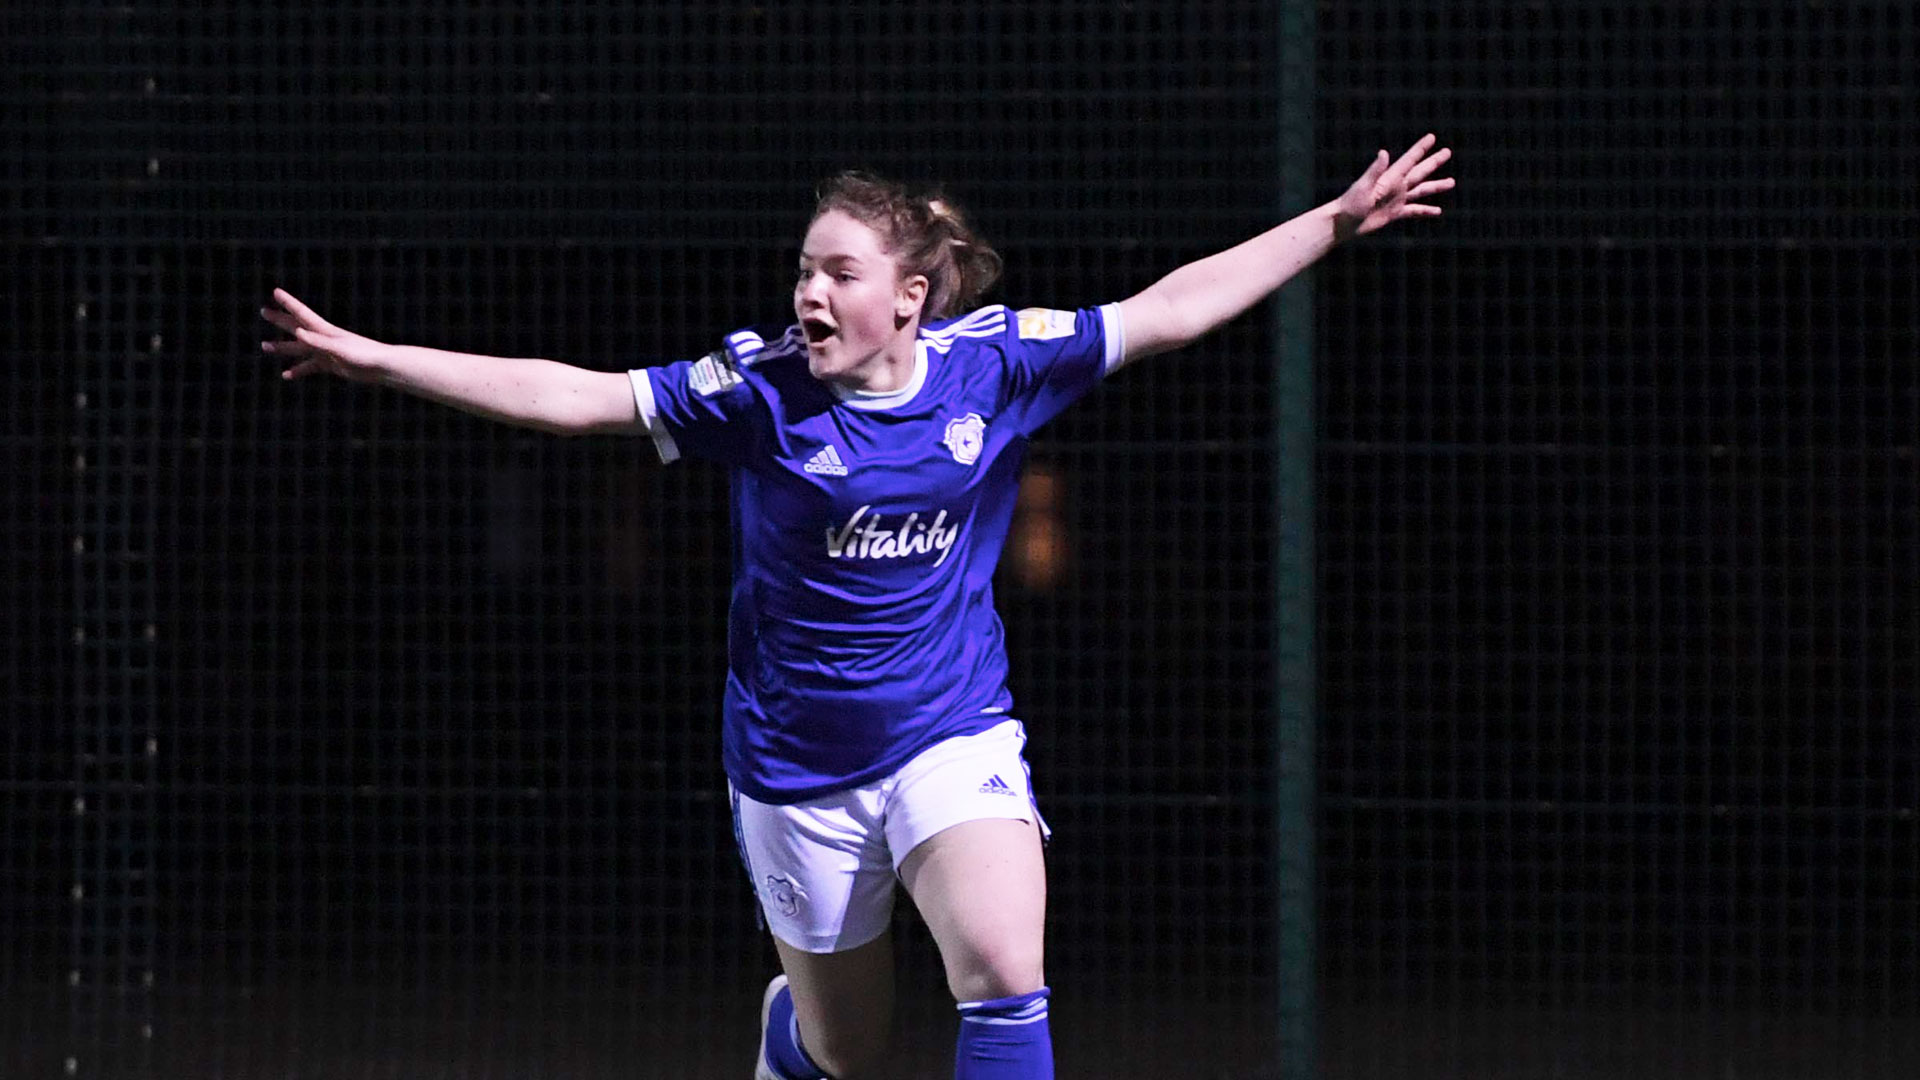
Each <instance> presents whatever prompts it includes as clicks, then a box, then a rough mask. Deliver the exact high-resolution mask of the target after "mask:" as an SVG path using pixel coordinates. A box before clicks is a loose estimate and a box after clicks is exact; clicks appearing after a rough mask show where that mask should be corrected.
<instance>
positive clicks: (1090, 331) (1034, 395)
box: [1005, 304, 1126, 435]
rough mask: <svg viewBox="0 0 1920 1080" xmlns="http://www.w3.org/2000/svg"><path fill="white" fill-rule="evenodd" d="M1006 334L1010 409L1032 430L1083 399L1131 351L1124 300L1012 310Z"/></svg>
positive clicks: (1023, 427) (1022, 426)
mask: <svg viewBox="0 0 1920 1080" xmlns="http://www.w3.org/2000/svg"><path fill="white" fill-rule="evenodd" d="M1012 315H1013V320H1012V325H1010V326H1009V327H1008V328H1007V337H1006V358H1007V366H1006V387H1005V391H1006V395H1007V404H1006V414H1007V415H1008V416H1010V417H1013V418H1014V420H1015V423H1016V424H1017V425H1018V427H1019V430H1020V431H1021V432H1022V433H1023V434H1029V435H1030V434H1032V433H1033V432H1035V431H1037V430H1039V429H1040V427H1041V426H1042V425H1044V424H1046V422H1047V421H1049V420H1051V419H1053V418H1054V417H1056V416H1058V415H1060V413H1061V412H1062V411H1063V410H1064V409H1066V407H1067V406H1069V405H1071V404H1073V403H1074V402H1076V401H1078V400H1080V398H1081V397H1083V396H1085V395H1086V393H1087V391H1089V390H1091V389H1093V388H1094V386H1095V385H1097V384H1098V383H1099V381H1100V379H1101V376H1103V375H1105V374H1106V373H1107V372H1108V371H1110V370H1112V369H1113V368H1114V367H1116V366H1118V365H1119V363H1120V361H1121V359H1122V358H1124V357H1125V356H1126V330H1125V327H1124V326H1123V325H1122V324H1121V321H1120V319H1121V316H1120V305H1119V304H1108V305H1106V306H1105V307H1098V308H1081V309H1079V310H1077V311H1059V310H1055V309H1052V308H1025V309H1022V310H1020V311H1017V312H1013V313H1012Z"/></svg>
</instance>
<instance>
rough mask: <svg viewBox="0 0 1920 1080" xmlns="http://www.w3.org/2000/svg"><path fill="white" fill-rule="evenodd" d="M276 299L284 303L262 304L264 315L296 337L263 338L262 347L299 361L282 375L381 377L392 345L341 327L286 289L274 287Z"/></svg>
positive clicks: (354, 378) (292, 376) (262, 316)
mask: <svg viewBox="0 0 1920 1080" xmlns="http://www.w3.org/2000/svg"><path fill="white" fill-rule="evenodd" d="M273 299H274V302H275V303H278V304H279V305H280V306H279V307H278V308H271V307H263V308H261V309H260V317H261V318H263V319H265V320H267V321H268V322H270V323H272V324H273V325H275V326H277V327H279V328H280V329H282V330H285V331H286V332H287V333H289V334H292V335H293V340H291V341H263V342H261V343H260V351H261V352H264V353H269V354H272V355H274V356H284V357H287V358H289V359H292V360H294V361H296V362H295V363H294V365H293V366H292V367H289V368H287V369H286V370H285V371H283V372H281V373H280V377H281V378H283V379H298V378H301V377H303V376H307V375H322V374H325V375H338V376H340V377H341V378H343V379H353V380H355V381H358V382H371V381H373V380H375V379H378V378H379V377H380V374H381V371H382V368H383V365H384V361H385V359H386V357H387V354H388V353H389V352H390V351H391V349H392V346H390V345H386V344H383V343H381V342H378V341H375V340H373V339H372V338H369V337H362V336H360V335H359V334H355V333H352V332H350V331H347V330H342V329H340V328H339V327H337V326H335V325H333V324H332V323H330V322H328V321H327V320H325V319H323V318H321V317H320V316H319V315H318V314H317V313H315V312H314V310H313V309H312V308H310V307H308V306H307V305H305V304H303V303H301V302H300V301H298V300H296V299H294V296H293V294H292V293H290V292H288V291H287V290H285V289H275V290H273Z"/></svg>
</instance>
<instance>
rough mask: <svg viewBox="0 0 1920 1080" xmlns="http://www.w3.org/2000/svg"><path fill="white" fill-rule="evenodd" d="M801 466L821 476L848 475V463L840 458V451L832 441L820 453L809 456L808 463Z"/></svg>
mask: <svg viewBox="0 0 1920 1080" xmlns="http://www.w3.org/2000/svg"><path fill="white" fill-rule="evenodd" d="M800 467H801V468H803V469H805V470H807V471H808V472H810V473H817V474H819V475H821V476H845V475H847V463H846V462H844V461H841V460H840V451H838V450H835V449H834V448H833V444H832V443H828V444H827V445H826V446H825V447H823V448H822V449H821V450H820V452H819V453H817V454H815V455H813V456H812V457H810V458H808V459H807V463H806V464H805V465H802V466H800Z"/></svg>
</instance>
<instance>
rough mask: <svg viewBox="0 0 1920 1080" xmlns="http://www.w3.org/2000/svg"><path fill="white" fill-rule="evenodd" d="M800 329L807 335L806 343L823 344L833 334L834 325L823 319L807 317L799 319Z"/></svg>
mask: <svg viewBox="0 0 1920 1080" xmlns="http://www.w3.org/2000/svg"><path fill="white" fill-rule="evenodd" d="M800 330H801V332H802V333H804V334H806V335H807V344H808V345H823V344H825V343H826V340H827V339H828V338H830V337H832V336H833V334H834V325H833V324H832V323H830V322H828V321H827V320H825V319H821V318H816V317H809V318H805V319H801V320H800Z"/></svg>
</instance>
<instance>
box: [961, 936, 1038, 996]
mask: <svg viewBox="0 0 1920 1080" xmlns="http://www.w3.org/2000/svg"><path fill="white" fill-rule="evenodd" d="M1046 981H1047V980H1046V970H1045V964H1044V963H1043V957H1042V950H1041V948H1040V946H1039V945H1038V944H1037V943H1036V944H1033V945H1023V944H1006V945H1001V946H997V947H995V948H992V949H986V950H980V951H977V952H974V953H972V954H971V955H970V956H968V957H967V958H966V959H965V960H964V961H962V962H961V963H959V964H956V965H953V966H951V967H950V968H949V970H948V972H947V982H948V989H950V990H952V991H953V999H954V1000H955V1001H992V1000H994V999H996V998H1005V997H1015V996H1017V995H1020V994H1031V993H1033V992H1034V991H1035V990H1038V989H1040V988H1041V987H1042V986H1044V985H1046Z"/></svg>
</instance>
